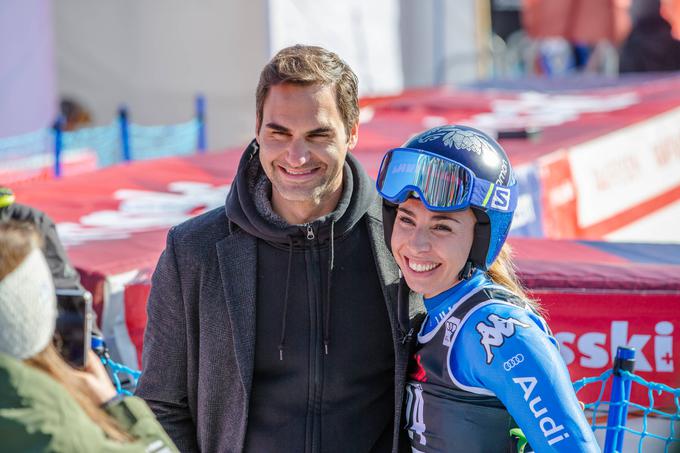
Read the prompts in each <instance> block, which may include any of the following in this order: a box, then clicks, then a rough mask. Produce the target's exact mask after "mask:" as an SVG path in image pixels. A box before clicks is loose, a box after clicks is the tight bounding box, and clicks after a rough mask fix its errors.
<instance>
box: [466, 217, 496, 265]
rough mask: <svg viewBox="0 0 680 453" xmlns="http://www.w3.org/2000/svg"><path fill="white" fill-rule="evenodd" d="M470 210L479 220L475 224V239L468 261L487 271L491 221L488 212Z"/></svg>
mask: <svg viewBox="0 0 680 453" xmlns="http://www.w3.org/2000/svg"><path fill="white" fill-rule="evenodd" d="M470 209H471V210H472V213H473V214H474V215H475V218H476V219H477V223H475V231H474V238H473V240H472V248H471V249H470V256H469V257H468V261H470V262H471V264H472V266H474V267H476V268H477V269H481V270H483V271H485V270H486V257H487V254H488V252H489V238H490V237H491V221H490V219H489V216H488V215H487V214H486V212H484V211H482V210H481V209H479V208H476V207H474V206H471V207H470Z"/></svg>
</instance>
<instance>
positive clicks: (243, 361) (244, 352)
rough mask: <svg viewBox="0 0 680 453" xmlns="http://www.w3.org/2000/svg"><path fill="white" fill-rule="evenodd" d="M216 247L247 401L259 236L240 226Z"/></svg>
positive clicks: (253, 345)
mask: <svg viewBox="0 0 680 453" xmlns="http://www.w3.org/2000/svg"><path fill="white" fill-rule="evenodd" d="M216 247H217V258H218V260H219V267H220V276H221V277H222V287H223V289H224V299H225V302H226V304H227V310H228V312H229V320H230V322H231V332H232V335H233V345H234V353H235V354H236V363H237V364H238V369H239V373H240V375H241V382H242V384H243V387H244V389H245V392H246V400H247V398H248V397H249V396H250V389H251V386H252V381H253V367H254V364H255V302H256V288H257V282H256V278H257V239H256V238H255V237H253V236H251V235H250V234H247V233H245V232H243V231H242V230H240V229H236V231H234V232H233V233H232V234H230V235H229V236H227V237H226V238H224V239H223V240H221V241H220V242H218V243H217V244H216Z"/></svg>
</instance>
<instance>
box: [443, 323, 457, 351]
mask: <svg viewBox="0 0 680 453" xmlns="http://www.w3.org/2000/svg"><path fill="white" fill-rule="evenodd" d="M458 324H460V319H457V318H451V319H449V320H448V321H446V326H445V327H446V331H445V332H444V339H443V340H442V344H443V345H444V346H447V347H448V346H451V341H452V340H453V334H454V333H456V330H458Z"/></svg>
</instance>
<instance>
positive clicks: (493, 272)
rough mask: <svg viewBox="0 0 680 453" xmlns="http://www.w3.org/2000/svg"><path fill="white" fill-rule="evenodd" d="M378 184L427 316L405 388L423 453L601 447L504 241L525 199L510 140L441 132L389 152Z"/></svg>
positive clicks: (409, 424)
mask: <svg viewBox="0 0 680 453" xmlns="http://www.w3.org/2000/svg"><path fill="white" fill-rule="evenodd" d="M377 188H378V191H379V193H380V195H381V196H382V197H383V198H384V200H385V202H384V207H385V209H384V212H385V216H384V222H385V236H386V241H387V244H388V246H391V251H392V253H393V255H394V257H395V259H396V261H397V264H398V265H399V267H400V268H401V270H402V273H403V276H404V279H405V282H406V284H407V285H408V287H409V288H410V289H411V290H413V291H415V292H418V293H420V294H422V295H423V298H424V303H425V308H426V309H427V316H426V317H425V319H424V321H423V323H422V327H421V328H420V331H419V332H418V336H417V344H416V346H415V353H414V356H413V361H412V363H411V370H410V373H409V382H408V385H407V390H406V392H407V394H406V404H405V411H406V429H407V430H408V434H409V437H410V439H411V446H412V449H413V451H414V452H454V451H464V452H485V453H486V452H505V451H518V450H519V451H529V448H528V447H526V440H528V442H529V444H530V445H531V447H532V448H533V449H534V451H537V452H552V451H556V452H570V453H571V452H594V451H600V449H599V447H598V445H597V443H596V442H595V438H594V436H593V432H592V431H591V429H590V427H589V426H588V423H587V422H586V419H585V416H584V414H583V412H582V410H581V408H580V406H579V402H578V400H577V398H576V395H575V394H574V390H573V388H572V384H571V381H570V378H569V372H568V371H567V368H566V366H565V364H564V362H563V360H562V358H561V357H560V354H559V351H558V346H557V342H556V341H555V339H554V338H553V336H552V334H551V332H550V329H549V328H548V326H547V324H546V323H545V321H544V320H543V318H542V317H541V315H540V313H539V311H538V310H537V306H536V303H535V302H533V301H531V300H530V299H529V298H528V297H527V296H526V294H525V293H524V291H523V290H522V287H521V285H520V284H519V283H518V281H517V279H516V277H515V273H514V270H513V266H512V262H511V261H510V256H509V251H508V248H507V246H504V243H505V239H506V236H507V234H508V231H509V229H510V223H511V220H512V216H513V213H514V210H515V207H516V205H517V196H518V194H517V184H516V182H515V177H514V175H513V171H512V168H511V167H510V163H509V161H508V158H507V156H506V154H505V152H504V151H503V149H502V148H501V147H500V145H498V143H496V142H495V141H494V140H492V139H491V138H490V137H488V136H487V135H486V134H484V133H483V132H481V131H478V130H476V129H473V128H470V127H465V126H443V127H437V128H434V129H430V130H428V131H425V132H423V133H421V134H419V135H417V136H416V137H414V138H412V139H411V140H409V141H408V142H407V143H406V144H405V145H404V146H403V147H402V148H396V149H393V150H391V151H389V152H387V154H386V155H385V157H384V158H383V162H382V165H381V168H380V172H379V174H378V180H377ZM518 428H519V429H518ZM520 429H521V430H520ZM522 432H523V434H522ZM524 436H525V437H524ZM525 448H526V449H525Z"/></svg>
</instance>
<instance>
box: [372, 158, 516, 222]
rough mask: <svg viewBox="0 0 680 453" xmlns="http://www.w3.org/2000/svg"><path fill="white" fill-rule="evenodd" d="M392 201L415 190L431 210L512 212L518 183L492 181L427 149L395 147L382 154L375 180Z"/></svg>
mask: <svg viewBox="0 0 680 453" xmlns="http://www.w3.org/2000/svg"><path fill="white" fill-rule="evenodd" d="M376 187H377V189H378V193H380V195H381V196H382V197H383V198H384V199H386V200H387V201H389V202H391V203H395V204H398V203H403V202H404V201H406V199H407V198H408V197H409V196H410V195H411V193H413V192H415V193H416V194H417V195H418V197H419V198H420V200H421V201H422V202H423V204H425V207H426V208H427V209H429V210H430V211H459V210H462V209H466V208H467V207H469V206H477V207H480V208H484V209H493V210H496V211H501V212H513V211H514V210H515V207H516V206H517V184H516V183H515V182H513V184H512V185H510V186H502V185H499V184H494V183H491V182H489V181H486V180H484V179H481V178H477V177H475V174H474V173H473V172H472V171H471V170H470V169H469V168H467V167H465V166H464V165H461V164H459V163H458V162H456V161H453V160H450V159H447V158H446V157H443V156H439V155H437V154H433V153H430V152H427V151H421V150H414V149H409V148H395V149H393V150H390V151H388V152H387V154H385V157H383V160H382V163H381V164H380V171H379V172H378V179H377V183H376Z"/></svg>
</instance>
